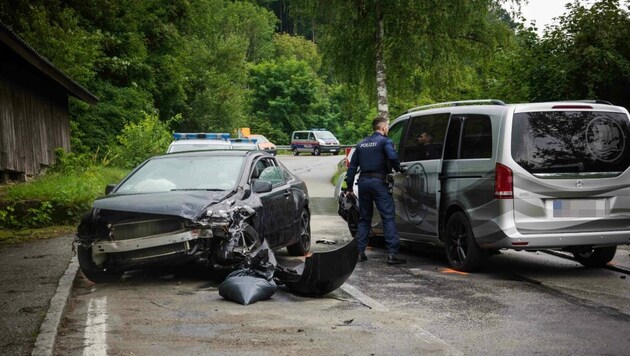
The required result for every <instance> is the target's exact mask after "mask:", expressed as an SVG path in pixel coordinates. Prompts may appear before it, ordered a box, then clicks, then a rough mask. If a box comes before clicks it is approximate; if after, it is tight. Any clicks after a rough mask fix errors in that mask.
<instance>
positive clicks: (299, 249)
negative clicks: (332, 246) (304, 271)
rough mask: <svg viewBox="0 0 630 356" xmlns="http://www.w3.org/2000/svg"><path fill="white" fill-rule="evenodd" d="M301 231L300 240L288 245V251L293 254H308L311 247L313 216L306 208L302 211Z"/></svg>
mask: <svg viewBox="0 0 630 356" xmlns="http://www.w3.org/2000/svg"><path fill="white" fill-rule="evenodd" d="M299 231H300V232H299V234H300V236H298V241H297V242H296V243H294V244H293V245H289V246H287V251H288V252H289V255H291V256H306V254H307V253H308V251H309V250H310V249H311V216H310V215H309V213H308V211H307V210H306V209H304V210H303V211H302V217H301V218H300V230H299Z"/></svg>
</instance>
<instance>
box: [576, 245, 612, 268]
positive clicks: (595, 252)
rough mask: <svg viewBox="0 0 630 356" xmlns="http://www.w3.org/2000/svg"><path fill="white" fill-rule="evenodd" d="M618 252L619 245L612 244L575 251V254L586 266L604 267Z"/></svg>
mask: <svg viewBox="0 0 630 356" xmlns="http://www.w3.org/2000/svg"><path fill="white" fill-rule="evenodd" d="M616 252H617V246H610V247H600V248H591V249H588V250H583V251H579V252H573V256H574V257H575V259H576V260H577V261H578V262H580V263H581V264H582V265H584V266H586V267H603V266H605V265H606V264H607V263H608V262H610V261H611V260H612V259H613V258H614V257H615V253H616Z"/></svg>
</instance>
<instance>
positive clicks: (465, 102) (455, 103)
mask: <svg viewBox="0 0 630 356" xmlns="http://www.w3.org/2000/svg"><path fill="white" fill-rule="evenodd" d="M479 104H487V105H505V103H504V102H503V101H501V100H497V99H480V100H460V101H448V102H444V103H436V104H429V105H422V106H418V107H415V108H411V109H409V110H407V111H405V114H408V113H410V112H414V111H420V110H426V109H431V108H438V107H444V106H463V105H479Z"/></svg>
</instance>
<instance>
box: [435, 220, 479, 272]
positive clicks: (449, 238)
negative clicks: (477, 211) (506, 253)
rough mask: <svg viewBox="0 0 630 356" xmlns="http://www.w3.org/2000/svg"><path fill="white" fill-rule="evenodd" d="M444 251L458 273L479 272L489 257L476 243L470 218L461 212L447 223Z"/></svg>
mask: <svg viewBox="0 0 630 356" xmlns="http://www.w3.org/2000/svg"><path fill="white" fill-rule="evenodd" d="M444 249H445V251H446V258H447V259H448V263H449V265H450V266H451V267H452V268H453V269H456V270H458V271H464V272H474V271H477V270H479V269H480V268H481V267H482V266H483V263H484V261H485V259H486V257H487V253H486V251H485V250H483V249H481V248H480V247H479V245H477V242H475V236H474V235H473V232H472V228H471V227H470V223H469V222H468V218H466V215H464V213H463V212H461V211H458V212H456V213H455V214H453V215H451V217H450V218H449V219H448V222H447V223H446V236H445V238H444Z"/></svg>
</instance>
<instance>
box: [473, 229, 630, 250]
mask: <svg viewBox="0 0 630 356" xmlns="http://www.w3.org/2000/svg"><path fill="white" fill-rule="evenodd" d="M479 245H480V246H481V247H483V248H488V249H500V248H510V249H517V250H538V249H560V248H564V247H569V246H593V247H604V246H616V245H630V230H623V231H606V232H582V233H566V234H562V233H553V234H527V235H522V234H520V233H518V232H516V233H514V234H513V235H510V236H506V237H504V238H502V239H499V240H496V241H494V242H487V243H479Z"/></svg>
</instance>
